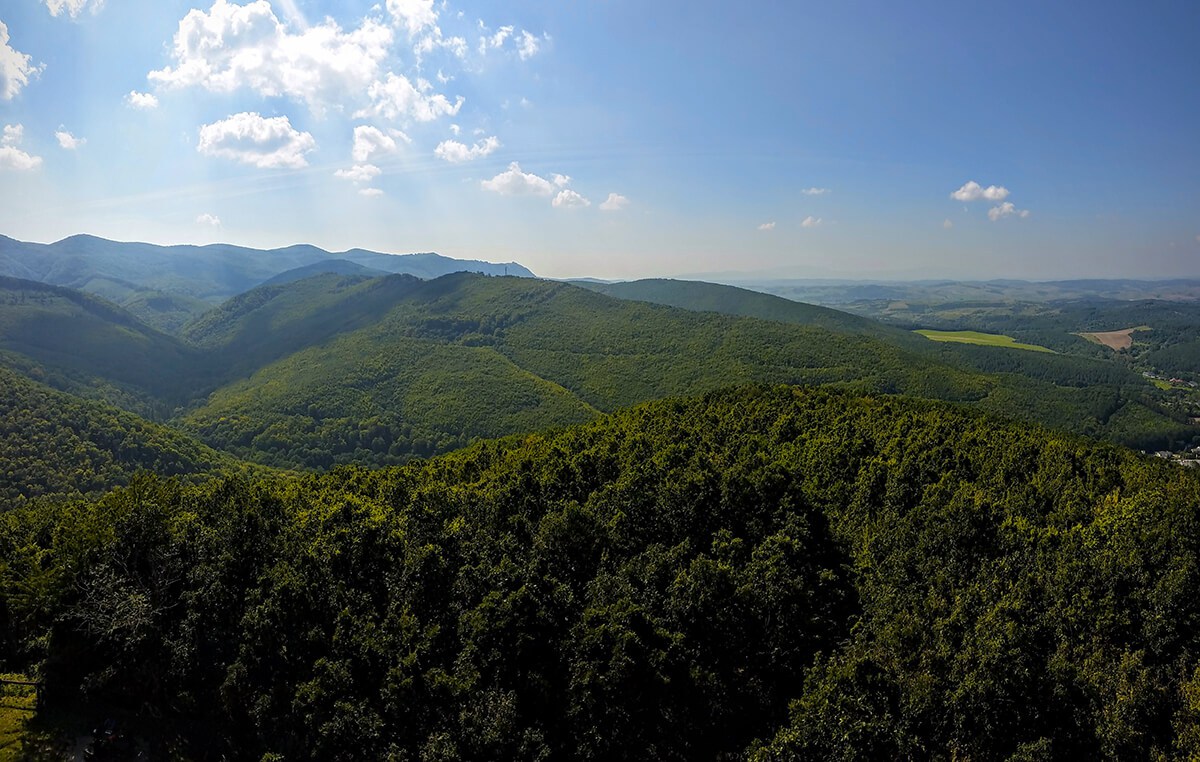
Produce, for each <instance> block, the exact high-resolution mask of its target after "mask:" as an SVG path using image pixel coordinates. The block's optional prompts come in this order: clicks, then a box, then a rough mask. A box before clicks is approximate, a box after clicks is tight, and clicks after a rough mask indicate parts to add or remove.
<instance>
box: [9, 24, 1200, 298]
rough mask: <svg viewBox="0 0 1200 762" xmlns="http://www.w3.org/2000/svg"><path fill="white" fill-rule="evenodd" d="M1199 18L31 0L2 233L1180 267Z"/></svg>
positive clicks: (530, 263)
mask: <svg viewBox="0 0 1200 762" xmlns="http://www.w3.org/2000/svg"><path fill="white" fill-rule="evenodd" d="M1198 23H1200V7H1197V6H1194V5H1184V4H1178V3H1165V2H1164V3H1153V4H1150V5H1148V6H1139V7H1137V8H1133V7H1130V6H1127V5H1125V4H1117V3H1107V2H1106V3H1095V4H1089V5H1087V6H1086V7H1084V6H1080V7H1079V8H1078V9H1073V8H1070V7H1044V6H1043V5H1042V4H1034V3H1016V4H1005V5H1003V6H989V7H954V8H946V7H944V6H941V5H939V4H934V3H918V4H909V5H906V6H903V7H897V6H893V5H891V4H887V3H881V2H867V3H862V4H857V5H853V6H851V5H848V4H835V5H833V6H828V7H810V8H803V7H797V6H792V5H786V6H779V7H765V8H753V9H738V8H734V7H730V6H724V5H716V4H700V5H696V4H684V3H678V2H676V3H666V4H655V5H653V6H646V5H645V4H641V3H632V2H627V1H624V0H622V1H619V2H608V3H603V4H569V5H563V4H557V3H546V2H518V3H511V4H506V5H505V6H503V7H494V6H491V5H487V4H480V3H470V2H452V1H451V0H445V1H444V2H437V3H435V2H433V0H387V2H386V3H384V4H382V5H380V4H374V3H372V2H366V1H365V0H360V1H358V2H348V3H336V4H335V3H329V2H318V1H316V0H277V1H276V2H267V1H266V0H257V1H256V2H246V3H244V4H235V3H231V2H227V1H226V0H214V1H213V2H208V1H206V2H181V1H179V0H170V1H169V2H163V3H154V4H143V5H140V6H132V5H122V4H115V3H110V4H105V3H103V2H102V1H100V0H45V2H40V3H38V2H29V3H23V4H18V5H14V6H13V7H6V8H5V9H4V10H2V11H0V125H2V126H3V129H4V132H3V136H2V138H0V232H3V233H4V234H5V235H9V236H11V237H13V238H17V239H20V240H25V241H39V242H52V241H55V240H59V239H61V238H65V237H68V236H70V235H73V234H76V233H80V232H86V233H87V234H92V235H97V236H101V237H104V238H108V239H112V240H122V241H145V242H150V243H156V244H162V245H173V244H192V245H203V244H206V243H230V244H234V245H242V246H250V247H255V248H277V247H283V246H288V245H294V244H297V243H308V244H313V245H316V246H319V247H321V248H323V249H326V250H329V251H340V250H346V249H351V248H363V249H369V250H373V251H381V252H391V253H406V252H420V251H436V252H438V253H440V254H443V255H445V256H450V257H456V258H465V259H482V260H487V261H493V262H505V261H516V262H520V263H521V264H523V265H525V266H527V267H529V268H530V269H531V270H533V271H534V272H536V273H537V274H539V275H542V276H545V277H555V278H566V277H594V278H606V279H614V278H616V279H633V278H642V277H681V276H685V275H689V274H692V275H695V274H704V273H728V272H739V273H747V274H751V275H753V274H758V273H763V272H789V273H801V275H796V276H788V277H829V278H840V279H859V280H879V279H923V278H948V279H959V280H986V279H992V278H1019V279H1024V280H1058V279H1070V278H1141V279H1164V278H1177V277H1197V276H1200V217H1198V216H1197V210H1198V209H1200V152H1197V151H1196V150H1195V145H1194V141H1195V125H1196V122H1197V116H1200V93H1198V92H1197V91H1196V89H1195V88H1194V86H1193V85H1194V83H1193V82H1192V81H1191V80H1192V79H1193V73H1194V72H1195V71H1196V66H1197V61H1198V59H1197V54H1196V52H1195V46H1194V45H1193V44H1192V40H1191V39H1190V37H1191V34H1192V30H1194V29H1195V28H1197V25H1198Z"/></svg>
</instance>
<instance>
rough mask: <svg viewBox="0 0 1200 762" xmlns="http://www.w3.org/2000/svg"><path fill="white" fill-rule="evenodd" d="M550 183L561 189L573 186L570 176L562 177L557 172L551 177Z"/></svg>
mask: <svg viewBox="0 0 1200 762" xmlns="http://www.w3.org/2000/svg"><path fill="white" fill-rule="evenodd" d="M550 181H551V182H552V183H554V184H555V185H557V186H558V187H560V188H565V187H567V186H568V185H570V184H571V176H570V175H560V174H558V173H557V172H555V173H554V174H552V175H550Z"/></svg>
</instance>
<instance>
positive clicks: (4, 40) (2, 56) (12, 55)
mask: <svg viewBox="0 0 1200 762" xmlns="http://www.w3.org/2000/svg"><path fill="white" fill-rule="evenodd" d="M32 60H33V57H32V56H29V55H26V54H25V53H21V52H19V51H17V50H14V49H13V48H11V47H9V44H8V27H7V26H5V25H4V22H3V21H0V100H5V101H10V100H12V99H13V98H15V97H16V96H17V93H19V92H21V88H23V87H25V85H28V84H29V78H30V77H33V76H37V74H38V73H39V72H41V70H42V68H43V67H41V66H34V65H33V64H32V63H31V61H32Z"/></svg>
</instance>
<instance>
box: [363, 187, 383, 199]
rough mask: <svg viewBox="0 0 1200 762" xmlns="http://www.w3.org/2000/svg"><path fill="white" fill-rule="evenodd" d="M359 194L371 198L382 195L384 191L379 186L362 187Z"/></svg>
mask: <svg viewBox="0 0 1200 762" xmlns="http://www.w3.org/2000/svg"><path fill="white" fill-rule="evenodd" d="M358 195H360V196H366V197H367V198H371V197H374V196H382V195H383V191H381V190H380V189H379V188H361V189H360V190H359V191H358Z"/></svg>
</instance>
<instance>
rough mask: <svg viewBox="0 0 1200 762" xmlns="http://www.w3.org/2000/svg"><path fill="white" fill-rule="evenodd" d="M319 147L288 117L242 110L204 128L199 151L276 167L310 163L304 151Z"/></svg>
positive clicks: (253, 164)
mask: <svg viewBox="0 0 1200 762" xmlns="http://www.w3.org/2000/svg"><path fill="white" fill-rule="evenodd" d="M316 147H317V142H316V140H314V139H313V136H312V135H310V134H309V133H307V132H299V131H298V130H296V129H295V128H293V127H292V124H291V122H290V121H289V120H288V118H287V117H286V116H276V117H271V118H270V119H265V118H263V117H262V116H260V115H259V114H256V113H253V112H242V113H240V114H234V115H233V116H231V117H229V118H228V119H223V120H221V121H219V122H214V123H212V124H206V125H204V126H203V127H201V128H200V142H199V143H198V144H197V146H196V150H198V151H199V152H200V153H202V154H204V155H206V156H220V157H222V158H226V159H233V160H234V161H239V162H241V163H243V164H249V165H251V166H255V167H259V168H260V169H274V168H278V167H291V168H296V167H303V166H307V165H308V161H307V160H306V159H305V158H304V154H306V153H308V152H309V151H312V150H313V149H315V148H316Z"/></svg>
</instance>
